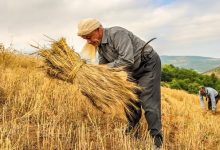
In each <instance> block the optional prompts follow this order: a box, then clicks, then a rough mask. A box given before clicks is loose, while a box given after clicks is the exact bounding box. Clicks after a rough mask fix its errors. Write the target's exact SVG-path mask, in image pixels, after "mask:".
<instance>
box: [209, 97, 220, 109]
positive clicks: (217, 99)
mask: <svg viewBox="0 0 220 150" xmlns="http://www.w3.org/2000/svg"><path fill="white" fill-rule="evenodd" d="M219 99H220V95H219V94H218V95H217V96H216V97H215V101H216V105H217V103H218V101H219ZM208 109H209V110H212V101H211V98H210V97H208Z"/></svg>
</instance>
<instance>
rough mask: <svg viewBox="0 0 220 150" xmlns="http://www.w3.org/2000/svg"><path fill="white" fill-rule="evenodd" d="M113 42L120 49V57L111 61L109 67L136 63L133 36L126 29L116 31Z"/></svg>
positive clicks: (127, 65) (128, 65)
mask: <svg viewBox="0 0 220 150" xmlns="http://www.w3.org/2000/svg"><path fill="white" fill-rule="evenodd" d="M113 44H114V47H115V49H116V50H117V51H118V54H119V55H118V58H117V59H116V60H114V61H113V62H111V63H108V66H109V67H120V66H125V67H131V66H132V65H133V64H134V53H133V45H132V41H131V38H130V37H129V35H128V34H127V33H126V32H125V31H119V32H117V33H115V36H114V38H113Z"/></svg>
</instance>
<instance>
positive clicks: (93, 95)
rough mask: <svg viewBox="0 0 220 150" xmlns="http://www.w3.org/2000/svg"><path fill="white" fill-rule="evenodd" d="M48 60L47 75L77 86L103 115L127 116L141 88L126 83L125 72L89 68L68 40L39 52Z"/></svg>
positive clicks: (95, 67) (100, 66) (90, 65)
mask: <svg viewBox="0 0 220 150" xmlns="http://www.w3.org/2000/svg"><path fill="white" fill-rule="evenodd" d="M39 55H40V56H42V57H43V58H44V60H45V67H46V70H47V73H48V74H49V75H50V76H51V77H55V78H58V79H61V80H64V81H67V82H70V83H72V84H73V85H74V86H77V87H78V88H79V89H80V91H81V93H82V94H83V95H84V96H85V97H86V98H87V99H88V100H89V101H90V102H91V103H92V105H94V106H95V107H96V108H97V109H99V110H101V111H102V112H108V113H118V112H120V111H121V112H122V111H123V114H124V108H125V110H127V111H128V112H130V111H129V109H128V105H133V102H134V101H137V99H138V97H137V95H136V94H135V92H136V91H137V90H140V88H139V87H138V86H137V85H136V84H135V83H133V82H130V81H128V80H126V79H125V75H126V73H125V72H124V71H122V69H120V68H118V69H111V68H108V67H106V66H103V65H94V64H86V62H85V61H84V60H83V59H81V58H80V56H79V54H78V53H76V52H75V51H74V50H73V49H72V48H70V47H69V46H68V45H67V43H66V40H65V38H61V39H60V40H59V41H52V43H51V47H50V48H39Z"/></svg>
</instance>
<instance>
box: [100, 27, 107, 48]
mask: <svg viewBox="0 0 220 150" xmlns="http://www.w3.org/2000/svg"><path fill="white" fill-rule="evenodd" d="M106 43H108V29H106V28H104V30H103V35H102V41H101V44H106Z"/></svg>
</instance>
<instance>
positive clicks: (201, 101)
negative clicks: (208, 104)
mask: <svg viewBox="0 0 220 150" xmlns="http://www.w3.org/2000/svg"><path fill="white" fill-rule="evenodd" d="M199 99H200V105H201V108H202V109H205V103H204V99H203V96H202V94H200V92H199Z"/></svg>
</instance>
